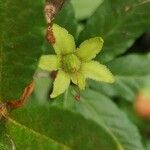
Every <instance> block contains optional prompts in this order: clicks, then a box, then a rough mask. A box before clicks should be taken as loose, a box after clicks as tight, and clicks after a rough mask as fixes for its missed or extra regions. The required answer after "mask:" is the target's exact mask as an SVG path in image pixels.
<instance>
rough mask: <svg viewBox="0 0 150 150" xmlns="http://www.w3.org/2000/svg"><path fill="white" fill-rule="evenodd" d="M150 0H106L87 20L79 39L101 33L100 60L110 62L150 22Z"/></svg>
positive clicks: (149, 24) (146, 27)
mask: <svg viewBox="0 0 150 150" xmlns="http://www.w3.org/2000/svg"><path fill="white" fill-rule="evenodd" d="M149 10H150V4H149V1H138V0H130V1H128V0H125V1H120V0H114V1H110V0H105V1H104V2H103V3H102V4H101V5H100V6H99V8H98V9H97V10H96V12H95V13H94V14H93V16H92V17H91V18H90V19H89V20H88V22H87V24H86V26H85V29H84V30H83V31H82V32H81V34H80V36H79V43H81V42H82V41H84V40H86V39H89V38H91V37H95V36H101V37H102V38H103V39H104V41H105V44H104V49H103V51H102V53H101V54H100V55H99V56H98V58H97V59H98V60H99V61H101V62H102V61H103V62H107V61H109V60H112V59H113V58H114V57H116V56H118V55H120V54H122V53H124V52H125V51H126V50H127V49H128V48H129V47H130V46H131V45H132V44H133V43H134V41H135V39H137V38H138V37H139V36H140V35H141V34H142V33H143V32H144V31H146V30H147V29H148V28H149V26H150V13H149Z"/></svg>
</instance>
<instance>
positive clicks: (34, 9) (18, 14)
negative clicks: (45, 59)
mask: <svg viewBox="0 0 150 150" xmlns="http://www.w3.org/2000/svg"><path fill="white" fill-rule="evenodd" d="M1 5H2V8H3V9H2V12H1V13H0V14H1V16H0V20H1V26H0V30H1V34H0V40H1V47H0V49H1V58H0V59H1V61H0V65H1V80H0V88H1V91H0V97H1V99H2V100H10V99H11V100H13V99H17V98H19V97H20V95H21V93H22V91H23V89H24V88H25V86H26V85H27V84H29V82H31V80H32V76H33V73H34V71H35V69H36V65H37V59H38V57H39V56H40V55H41V53H42V51H41V45H42V43H43V37H44V36H43V33H42V27H43V25H44V17H43V8H42V6H43V3H42V1H41V0H39V1H32V2H31V1H30V0H22V1H20V0H14V1H8V0H6V1H5V0H3V1H2V2H1ZM35 22H36V24H35Z"/></svg>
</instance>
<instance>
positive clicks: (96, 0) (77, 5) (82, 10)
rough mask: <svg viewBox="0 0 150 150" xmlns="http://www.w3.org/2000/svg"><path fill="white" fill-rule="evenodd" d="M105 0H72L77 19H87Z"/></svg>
mask: <svg viewBox="0 0 150 150" xmlns="http://www.w3.org/2000/svg"><path fill="white" fill-rule="evenodd" d="M102 1H103V0H92V1H91V0H71V2H72V5H73V7H74V9H75V14H76V18H77V19H80V20H81V19H86V18H88V17H90V16H91V15H92V13H93V12H94V11H95V9H96V8H97V7H98V6H99V4H101V3H102Z"/></svg>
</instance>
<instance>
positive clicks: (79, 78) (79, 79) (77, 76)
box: [71, 72, 85, 90]
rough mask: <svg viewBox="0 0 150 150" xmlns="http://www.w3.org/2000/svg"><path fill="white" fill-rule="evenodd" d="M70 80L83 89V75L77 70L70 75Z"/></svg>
mask: <svg viewBox="0 0 150 150" xmlns="http://www.w3.org/2000/svg"><path fill="white" fill-rule="evenodd" d="M71 80H72V82H73V83H74V84H76V85H77V86H79V88H80V89H81V90H84V89H85V77H84V75H83V74H82V73H80V72H77V73H73V74H72V75H71Z"/></svg>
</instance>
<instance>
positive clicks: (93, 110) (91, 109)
mask: <svg viewBox="0 0 150 150" xmlns="http://www.w3.org/2000/svg"><path fill="white" fill-rule="evenodd" d="M80 101H81V102H82V103H83V104H84V105H86V106H87V108H88V109H89V110H90V111H91V112H93V113H94V115H95V117H96V118H97V120H98V123H99V124H100V125H101V126H102V127H103V128H104V130H105V131H106V132H107V133H108V134H109V135H110V136H111V137H112V138H113V140H114V141H115V142H116V144H117V146H118V150H124V148H123V146H122V144H121V143H120V141H118V139H117V137H116V136H115V135H114V134H113V133H112V132H111V130H110V129H109V128H107V127H105V126H104V125H103V124H102V123H100V119H99V116H98V115H97V112H96V110H95V109H93V107H92V106H91V105H90V104H88V103H87V101H86V100H85V99H84V98H83V97H81V99H80Z"/></svg>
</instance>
